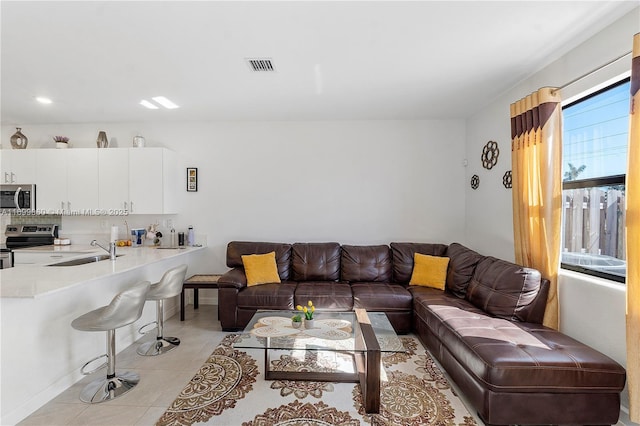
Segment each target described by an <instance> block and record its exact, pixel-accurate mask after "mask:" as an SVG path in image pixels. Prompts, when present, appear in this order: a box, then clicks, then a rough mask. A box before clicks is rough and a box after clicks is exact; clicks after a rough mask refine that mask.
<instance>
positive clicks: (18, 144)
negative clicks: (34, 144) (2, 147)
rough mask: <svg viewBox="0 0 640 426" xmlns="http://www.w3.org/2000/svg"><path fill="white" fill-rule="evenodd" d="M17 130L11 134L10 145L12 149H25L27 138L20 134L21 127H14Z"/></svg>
mask: <svg viewBox="0 0 640 426" xmlns="http://www.w3.org/2000/svg"><path fill="white" fill-rule="evenodd" d="M16 130H17V132H15V133H14V134H13V135H12V136H11V147H12V148H13V149H25V148H26V147H27V144H28V143H29V139H27V137H26V136H25V135H23V134H22V132H21V130H22V128H21V127H16Z"/></svg>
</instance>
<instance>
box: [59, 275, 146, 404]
mask: <svg viewBox="0 0 640 426" xmlns="http://www.w3.org/2000/svg"><path fill="white" fill-rule="evenodd" d="M149 287H150V283H149V281H142V282H138V283H136V284H134V285H133V286H132V287H131V288H129V289H127V290H124V291H121V292H120V293H118V294H116V296H115V297H114V298H113V300H112V301H111V303H109V304H108V305H107V306H103V307H101V308H98V309H96V310H93V311H91V312H87V313H86V314H84V315H81V316H79V317H78V318H76V319H74V320H73V321H72V322H71V326H72V327H73V328H75V329H76V330H81V331H106V332H107V353H106V354H104V355H100V356H98V357H95V358H94V359H92V360H91V361H88V362H87V363H86V364H84V365H83V366H82V369H81V370H80V371H81V372H82V374H85V375H88V374H91V373H93V372H94V371H97V370H99V369H101V368H102V367H104V366H105V365H106V367H107V376H106V377H102V378H100V379H97V380H94V381H93V382H91V383H89V384H88V385H87V386H85V388H84V389H83V390H82V391H81V392H80V400H81V401H83V402H87V403H98V402H104V401H109V400H112V399H114V398H117V397H119V396H120V395H123V394H125V393H127V392H128V391H130V390H131V389H133V388H134V387H135V386H136V385H137V384H138V382H139V381H140V376H138V374H136V373H132V372H129V371H127V372H124V373H121V374H116V328H120V327H124V326H125V325H128V324H131V323H133V322H135V321H137V320H138V318H140V316H141V315H142V309H143V308H144V303H145V301H146V295H147V292H148V291H149ZM102 357H107V362H106V363H105V364H102V365H101V366H99V367H97V368H95V369H94V370H92V371H88V372H85V368H86V367H87V366H88V365H89V364H90V363H92V362H94V361H96V360H97V359H100V358H102Z"/></svg>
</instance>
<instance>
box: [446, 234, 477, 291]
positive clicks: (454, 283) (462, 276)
mask: <svg viewBox="0 0 640 426" xmlns="http://www.w3.org/2000/svg"><path fill="white" fill-rule="evenodd" d="M447 257H448V258H449V270H448V271H447V289H448V290H449V291H450V292H451V293H453V294H454V295H456V296H458V297H459V298H461V299H464V296H465V295H466V294H467V287H469V283H470V282H471V277H473V273H474V272H475V270H476V266H478V262H480V261H481V260H482V259H484V256H482V255H481V254H478V253H476V252H475V251H473V250H471V249H469V248H467V247H465V246H463V245H462V244H458V243H452V244H450V245H449V247H448V248H447Z"/></svg>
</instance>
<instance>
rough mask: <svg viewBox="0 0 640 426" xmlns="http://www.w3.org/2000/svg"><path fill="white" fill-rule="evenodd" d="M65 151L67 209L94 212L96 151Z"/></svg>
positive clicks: (95, 200)
mask: <svg viewBox="0 0 640 426" xmlns="http://www.w3.org/2000/svg"><path fill="white" fill-rule="evenodd" d="M67 151H68V153H67V209H68V210H71V211H83V210H84V211H86V212H94V211H95V210H96V209H97V208H98V150H97V149H68V150H67ZM85 214H89V213H85Z"/></svg>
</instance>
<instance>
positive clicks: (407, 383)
mask: <svg viewBox="0 0 640 426" xmlns="http://www.w3.org/2000/svg"><path fill="white" fill-rule="evenodd" d="M236 339H238V335H235V334H231V335H228V336H226V337H225V338H224V339H223V341H222V342H221V343H220V345H219V346H218V347H217V348H216V349H215V351H214V352H213V353H212V354H211V356H210V357H209V359H208V360H207V361H206V362H205V364H204V365H203V366H202V367H201V368H200V370H199V371H198V373H197V374H196V375H195V376H194V377H193V379H191V381H190V382H189V383H188V384H187V386H185V388H184V389H183V390H182V392H181V393H180V395H178V397H177V398H176V400H175V401H174V402H173V403H172V404H171V405H170V406H169V408H168V409H167V411H166V412H165V413H164V414H163V415H162V417H161V418H160V419H159V420H158V422H157V423H156V424H157V425H158V426H168V425H193V424H205V425H228V426H232V425H233V426H235V425H242V426H258V425H260V426H266V425H278V426H298V425H300V426H303V425H304V426H311V425H318V426H321V425H322V426H324V425H344V426H347V425H348V426H352V425H366V424H370V425H372V426H373V425H389V426H391V425H393V426H395V425H437V426H445V425H451V426H471V425H477V423H476V421H475V420H474V418H473V417H472V416H471V415H470V414H469V412H468V411H467V409H466V408H465V406H464V405H463V404H462V402H461V401H460V399H459V398H458V397H457V396H456V395H455V393H454V392H453V390H452V388H451V386H450V385H449V383H448V381H447V379H446V378H445V376H444V375H443V374H442V372H441V371H440V370H439V368H438V367H437V366H436V364H435V363H434V361H433V359H432V358H431V356H430V355H429V354H428V353H427V352H426V351H425V350H424V348H423V347H422V344H421V343H420V342H419V341H418V340H417V339H416V338H414V337H411V336H403V337H401V340H402V343H403V344H404V346H405V348H406V349H407V353H398V354H390V355H383V357H382V362H383V365H384V377H383V381H382V384H381V388H382V390H381V401H382V403H381V409H380V413H379V414H371V415H370V414H366V413H365V411H364V407H363V404H362V393H361V391H360V385H359V384H354V383H330V382H306V381H287V380H273V381H266V380H264V377H262V375H263V372H264V365H263V363H264V361H263V360H264V354H263V351H260V350H246V352H245V351H241V350H235V349H233V347H232V345H233V342H234V341H235V340H236ZM344 358H345V356H344V355H340V354H336V353H328V354H326V353H316V352H300V353H296V352H291V351H289V352H283V353H282V354H281V355H280V356H279V357H277V356H272V361H271V362H272V369H274V370H277V369H283V370H293V371H308V370H319V369H320V370H328V369H334V368H341V366H344V365H345V363H347V362H346V360H345V359H344Z"/></svg>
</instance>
